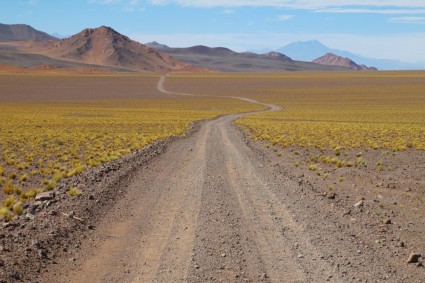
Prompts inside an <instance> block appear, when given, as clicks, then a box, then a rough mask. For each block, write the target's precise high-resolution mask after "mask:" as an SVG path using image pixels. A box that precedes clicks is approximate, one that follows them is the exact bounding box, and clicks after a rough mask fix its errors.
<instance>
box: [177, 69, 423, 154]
mask: <svg viewBox="0 0 425 283" xmlns="http://www.w3.org/2000/svg"><path fill="white" fill-rule="evenodd" d="M195 77H196V80H195V81H196V84H195V85H194V84H193V83H192V84H191V87H192V89H193V91H194V92H196V91H198V89H200V88H201V87H203V88H204V89H206V90H209V94H211V95H234V96H243V97H249V98H253V99H257V100H259V101H263V102H267V103H272V104H276V105H280V106H281V107H282V111H279V112H274V113H264V114H255V115H250V116H246V117H245V118H242V119H240V120H238V121H237V122H236V123H237V124H238V125H239V126H241V127H243V128H244V129H245V130H248V131H252V132H253V134H254V138H255V139H258V140H264V141H269V142H271V143H273V144H278V145H280V146H282V147H290V146H301V147H316V148H319V149H325V148H331V149H341V148H348V149H351V148H362V149H366V150H368V149H378V148H385V149H391V150H396V151H397V150H405V149H407V148H415V149H418V150H424V149H425V138H424V136H425V72H420V71H418V72H341V73H336V72H332V73H287V74H267V75H264V74H245V75H241V74H233V75H222V74H217V75H210V76H202V75H196V76H192V77H190V76H185V75H180V76H175V77H174V78H172V80H171V82H170V83H169V85H170V86H171V87H172V88H173V89H174V88H176V89H177V91H179V90H180V89H181V88H182V87H183V86H184V85H187V81H188V80H193V79H194V78H195ZM209 85H214V86H215V87H214V88H212V87H209ZM230 93H231V94H230Z"/></svg>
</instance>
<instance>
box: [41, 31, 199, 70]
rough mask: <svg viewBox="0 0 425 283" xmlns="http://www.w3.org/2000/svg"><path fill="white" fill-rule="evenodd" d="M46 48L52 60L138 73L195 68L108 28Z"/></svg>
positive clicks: (79, 35) (44, 50)
mask: <svg viewBox="0 0 425 283" xmlns="http://www.w3.org/2000/svg"><path fill="white" fill-rule="evenodd" d="M42 49H43V50H42V52H43V53H44V54H46V55H48V56H50V57H55V58H59V59H66V60H72V61H77V62H82V63H85V64H96V65H103V66H115V67H122V68H127V69H132V70H137V71H154V72H155V71H176V70H186V69H187V70H191V69H193V67H192V66H190V65H188V64H184V63H181V62H179V61H178V60H176V59H174V58H173V57H171V56H168V55H166V54H164V53H162V52H159V51H157V50H156V49H154V48H151V47H148V46H145V45H143V44H140V43H138V42H136V41H134V40H131V39H130V38H128V37H127V36H124V35H122V34H120V33H118V32H116V31H115V30H113V29H112V28H110V27H105V26H102V27H99V28H96V29H85V30H83V31H82V32H80V33H78V34H76V35H73V36H71V37H69V38H65V39H62V40H59V41H57V42H55V43H53V44H51V45H48V46H45V47H43V48H42Z"/></svg>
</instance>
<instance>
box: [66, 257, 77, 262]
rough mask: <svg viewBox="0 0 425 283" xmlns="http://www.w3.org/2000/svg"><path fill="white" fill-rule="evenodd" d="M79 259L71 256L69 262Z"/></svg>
mask: <svg viewBox="0 0 425 283" xmlns="http://www.w3.org/2000/svg"><path fill="white" fill-rule="evenodd" d="M76 260H77V259H76V258H75V257H71V258H70V259H69V260H68V261H69V262H74V261H76Z"/></svg>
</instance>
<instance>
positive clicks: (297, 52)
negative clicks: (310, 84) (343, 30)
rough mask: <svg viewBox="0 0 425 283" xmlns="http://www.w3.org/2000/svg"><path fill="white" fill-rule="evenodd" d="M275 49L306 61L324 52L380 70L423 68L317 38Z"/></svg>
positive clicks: (423, 67) (419, 65)
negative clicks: (347, 49)
mask: <svg viewBox="0 0 425 283" xmlns="http://www.w3.org/2000/svg"><path fill="white" fill-rule="evenodd" d="M277 51H278V52H281V53H284V54H286V55H288V56H289V57H291V58H293V59H294V60H301V61H308V62H310V61H312V60H314V59H316V58H318V57H320V56H323V55H324V54H327V53H333V54H336V55H338V56H342V57H347V58H351V59H352V60H354V61H356V62H358V63H361V64H365V65H368V66H375V67H377V68H378V69H380V70H412V69H425V64H423V63H422V64H421V63H418V64H412V63H406V62H402V61H398V60H389V59H374V58H368V57H364V56H361V55H358V54H354V53H351V52H348V51H343V50H338V49H333V48H330V47H327V46H326V45H324V44H322V43H321V42H319V41H317V40H310V41H298V42H293V43H290V44H288V45H286V46H284V47H281V48H278V49H277Z"/></svg>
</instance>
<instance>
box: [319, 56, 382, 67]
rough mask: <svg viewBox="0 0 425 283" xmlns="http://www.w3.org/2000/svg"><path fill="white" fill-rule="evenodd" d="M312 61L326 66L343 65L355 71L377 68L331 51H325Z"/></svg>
mask: <svg viewBox="0 0 425 283" xmlns="http://www.w3.org/2000/svg"><path fill="white" fill-rule="evenodd" d="M313 63H317V64H321V65H327V66H339V67H345V68H348V69H351V70H357V71H368V70H374V71H375V70H377V69H376V68H375V67H367V66H365V65H358V64H357V63H356V62H354V61H353V60H351V59H349V58H345V57H341V56H338V55H335V54H333V53H327V54H326V55H324V56H322V57H319V58H317V59H315V60H313Z"/></svg>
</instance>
